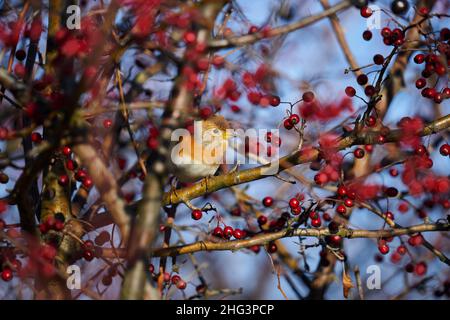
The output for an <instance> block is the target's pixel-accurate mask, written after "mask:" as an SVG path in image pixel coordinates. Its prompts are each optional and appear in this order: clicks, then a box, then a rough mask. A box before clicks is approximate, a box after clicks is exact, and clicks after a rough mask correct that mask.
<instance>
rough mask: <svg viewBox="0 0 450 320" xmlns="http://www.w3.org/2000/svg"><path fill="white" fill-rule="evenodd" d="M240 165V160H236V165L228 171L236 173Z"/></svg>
mask: <svg viewBox="0 0 450 320" xmlns="http://www.w3.org/2000/svg"><path fill="white" fill-rule="evenodd" d="M239 165H240V163H239V161H238V162H236V164H235V165H234V167H233V168H231V170H230V171H229V172H228V173H235V172H237V171H238V168H239Z"/></svg>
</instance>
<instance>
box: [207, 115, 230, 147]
mask: <svg viewBox="0 0 450 320" xmlns="http://www.w3.org/2000/svg"><path fill="white" fill-rule="evenodd" d="M229 129H231V126H230V123H229V122H228V121H227V120H226V119H225V118H224V117H223V116H220V115H214V116H212V117H209V118H208V119H206V120H203V121H202V131H203V137H205V136H208V137H212V138H214V139H220V140H224V141H226V140H228V139H230V138H232V137H233V136H234V135H233V133H232V130H229Z"/></svg>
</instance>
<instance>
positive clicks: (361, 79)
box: [356, 74, 369, 86]
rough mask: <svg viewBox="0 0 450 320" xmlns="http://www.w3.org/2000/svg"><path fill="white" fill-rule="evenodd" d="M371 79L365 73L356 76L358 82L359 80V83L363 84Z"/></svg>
mask: <svg viewBox="0 0 450 320" xmlns="http://www.w3.org/2000/svg"><path fill="white" fill-rule="evenodd" d="M368 81H369V78H368V77H367V76H366V75H365V74H360V75H359V76H358V77H357V78H356V82H358V84H359V85H361V86H363V85H365V84H366V83H367V82H368Z"/></svg>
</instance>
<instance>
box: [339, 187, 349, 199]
mask: <svg viewBox="0 0 450 320" xmlns="http://www.w3.org/2000/svg"><path fill="white" fill-rule="evenodd" d="M337 194H338V195H339V196H341V197H344V196H345V195H347V188H346V187H345V186H339V187H338V189H337Z"/></svg>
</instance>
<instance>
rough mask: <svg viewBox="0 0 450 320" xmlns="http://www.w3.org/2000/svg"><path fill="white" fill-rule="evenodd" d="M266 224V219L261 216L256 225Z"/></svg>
mask: <svg viewBox="0 0 450 320" xmlns="http://www.w3.org/2000/svg"><path fill="white" fill-rule="evenodd" d="M266 223H267V217H266V216H264V215H261V216H259V217H258V224H259V225H260V226H262V225H265V224H266Z"/></svg>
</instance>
